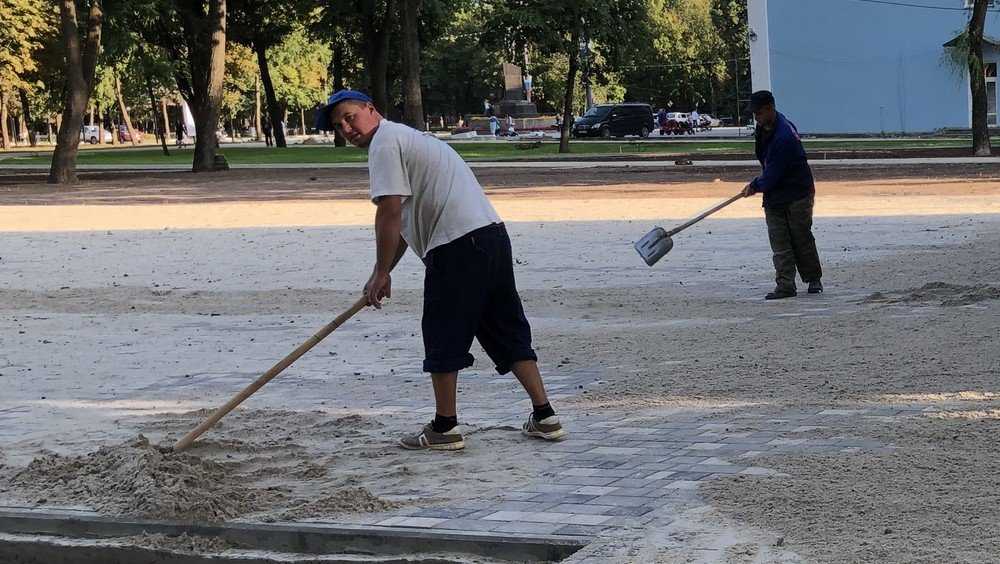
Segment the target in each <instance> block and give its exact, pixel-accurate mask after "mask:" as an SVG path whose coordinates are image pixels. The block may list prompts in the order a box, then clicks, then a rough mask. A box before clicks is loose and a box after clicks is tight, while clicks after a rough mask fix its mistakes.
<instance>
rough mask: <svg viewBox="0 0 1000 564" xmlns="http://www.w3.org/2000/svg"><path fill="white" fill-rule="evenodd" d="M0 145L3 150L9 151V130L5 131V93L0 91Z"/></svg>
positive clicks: (10, 146) (11, 146) (10, 145)
mask: <svg viewBox="0 0 1000 564" xmlns="http://www.w3.org/2000/svg"><path fill="white" fill-rule="evenodd" d="M0 143H3V148H4V149H11V148H13V145H12V144H11V139H10V130H9V129H7V91H6V90H2V89H0Z"/></svg>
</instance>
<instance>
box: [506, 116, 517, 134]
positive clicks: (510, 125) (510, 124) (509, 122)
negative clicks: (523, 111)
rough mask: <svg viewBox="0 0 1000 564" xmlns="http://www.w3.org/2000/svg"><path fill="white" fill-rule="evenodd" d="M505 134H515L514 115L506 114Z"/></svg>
mask: <svg viewBox="0 0 1000 564" xmlns="http://www.w3.org/2000/svg"><path fill="white" fill-rule="evenodd" d="M507 135H510V136H511V137H513V136H515V135H517V132H515V131H514V116H512V115H510V114H507Z"/></svg>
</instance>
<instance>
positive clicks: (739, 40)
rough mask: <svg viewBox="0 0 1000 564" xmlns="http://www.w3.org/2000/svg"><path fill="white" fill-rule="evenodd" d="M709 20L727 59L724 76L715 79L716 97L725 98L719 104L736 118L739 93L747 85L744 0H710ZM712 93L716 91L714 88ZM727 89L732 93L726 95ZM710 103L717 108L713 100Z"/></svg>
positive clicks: (747, 64)
mask: <svg viewBox="0 0 1000 564" xmlns="http://www.w3.org/2000/svg"><path fill="white" fill-rule="evenodd" d="M712 23H713V24H715V29H716V33H717V34H718V36H719V40H720V42H721V45H722V49H723V50H722V52H723V53H725V56H726V59H728V60H727V61H726V70H725V74H724V78H723V79H722V80H720V81H719V89H718V90H719V92H721V94H719V95H717V99H718V98H721V99H723V100H726V102H725V103H724V104H722V105H721V106H722V107H723V108H726V110H725V111H726V112H729V113H730V115H732V116H734V117H736V118H737V120H738V119H739V115H740V114H741V113H742V111H743V108H742V107H741V105H740V99H741V94H740V92H741V91H743V89H744V88H746V89H749V88H750V43H749V28H748V24H747V0H712ZM713 86H714V85H713ZM712 92H713V94H715V93H716V91H715V90H714V88H713V91H712ZM730 92H732V93H733V94H734V95H730V94H729V93H730ZM730 102H731V103H730ZM713 105H716V106H717V107H718V104H717V102H716V103H713ZM713 111H715V110H714V109H713Z"/></svg>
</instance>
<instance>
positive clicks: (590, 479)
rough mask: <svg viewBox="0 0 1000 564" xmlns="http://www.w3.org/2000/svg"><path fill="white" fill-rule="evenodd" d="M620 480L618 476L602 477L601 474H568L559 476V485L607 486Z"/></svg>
mask: <svg viewBox="0 0 1000 564" xmlns="http://www.w3.org/2000/svg"><path fill="white" fill-rule="evenodd" d="M615 480H618V478H616V477H613V476H611V477H601V476H566V477H565V478H559V480H558V481H557V483H558V484H559V485H576V486H606V485H608V484H610V483H611V482H614V481H615Z"/></svg>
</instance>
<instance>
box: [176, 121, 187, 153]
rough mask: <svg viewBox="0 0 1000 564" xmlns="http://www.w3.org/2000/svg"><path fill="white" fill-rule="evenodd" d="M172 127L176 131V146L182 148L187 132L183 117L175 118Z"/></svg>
mask: <svg viewBox="0 0 1000 564" xmlns="http://www.w3.org/2000/svg"><path fill="white" fill-rule="evenodd" d="M174 129H175V130H176V131H177V148H178V149H183V148H184V135H186V134H187V126H186V125H185V124H184V119H183V118H181V119H179V120H177V125H176V126H174Z"/></svg>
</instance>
